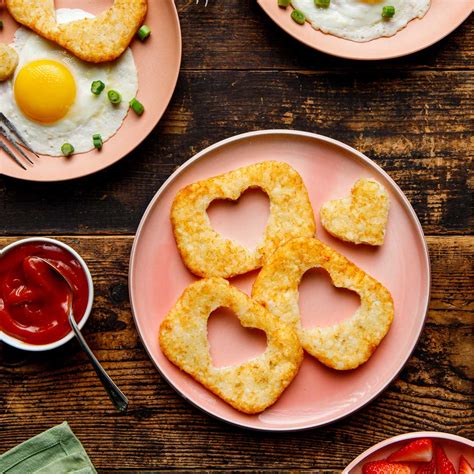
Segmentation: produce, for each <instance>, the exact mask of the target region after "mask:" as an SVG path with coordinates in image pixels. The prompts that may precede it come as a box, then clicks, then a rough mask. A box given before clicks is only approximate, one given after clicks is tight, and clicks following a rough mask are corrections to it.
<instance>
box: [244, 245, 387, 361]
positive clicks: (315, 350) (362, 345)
mask: <svg viewBox="0 0 474 474" xmlns="http://www.w3.org/2000/svg"><path fill="white" fill-rule="evenodd" d="M311 268H323V269H324V270H326V271H327V272H328V273H329V275H330V277H331V279H332V282H333V284H334V286H336V287H337V288H347V289H349V290H352V291H355V292H356V293H357V294H358V295H359V296H360V303H361V304H360V307H359V308H358V309H357V311H356V312H355V313H354V314H353V315H352V317H351V318H349V319H347V320H345V321H343V322H341V323H339V324H335V325H332V326H329V327H314V328H303V326H302V324H301V316H300V311H299V305H298V299H299V292H298V287H299V284H300V281H301V278H302V277H303V275H304V274H305V272H306V271H307V270H309V269H311ZM252 298H253V299H254V300H255V301H257V302H258V303H260V304H262V305H263V306H265V308H266V309H267V310H268V311H270V312H271V313H273V314H274V315H275V316H278V317H279V318H280V319H281V320H282V321H284V322H285V323H287V324H289V325H290V326H291V327H293V328H294V329H295V330H296V332H297V334H298V337H299V340H300V342H301V344H302V346H303V348H304V349H305V350H306V351H307V352H308V353H309V354H311V355H312V356H314V357H316V358H317V359H318V360H319V361H320V362H322V363H323V364H324V365H327V366H328V367H332V368H333V369H337V370H349V369H355V368H356V367H358V366H359V365H361V364H363V363H364V362H366V361H367V360H368V359H369V357H370V356H371V355H372V353H373V352H374V350H375V349H376V348H377V346H378V345H379V344H380V342H381V341H382V339H383V338H384V337H385V335H386V334H387V332H388V330H389V328H390V325H391V324H392V320H393V316H394V306H393V300H392V296H391V295H390V292H389V291H388V290H387V289H386V288H385V287H384V286H383V285H382V284H380V283H379V282H378V281H377V280H375V279H374V278H372V277H371V276H369V275H367V273H365V272H364V271H362V270H361V269H360V268H358V267H357V266H356V265H354V264H353V263H352V262H350V261H349V260H347V258H345V257H344V256H342V255H341V254H339V253H338V252H336V251H335V250H333V249H331V248H330V247H328V246H327V245H325V244H323V243H322V242H320V241H319V240H317V239H315V238H299V239H293V240H291V241H289V242H287V243H286V244H284V245H283V246H281V247H280V248H279V249H278V250H277V251H276V252H275V253H274V254H273V255H272V257H271V259H270V261H269V262H268V263H267V264H266V265H265V266H264V267H263V268H262V270H261V271H260V273H259V275H258V277H257V279H256V281H255V283H254V285H253V288H252ZM315 311H317V308H315Z"/></svg>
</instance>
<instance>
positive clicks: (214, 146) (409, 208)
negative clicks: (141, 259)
mask: <svg viewBox="0 0 474 474" xmlns="http://www.w3.org/2000/svg"><path fill="white" fill-rule="evenodd" d="M284 134H287V135H292V136H301V137H305V138H311V139H316V140H321V141H324V142H327V143H331V144H333V145H335V146H338V147H341V148H344V149H346V150H347V151H349V152H350V153H351V154H353V155H356V156H357V158H359V159H360V160H361V161H363V162H364V163H365V164H367V165H368V166H370V167H372V168H374V169H375V170H376V171H378V172H380V173H381V174H382V175H383V176H384V178H385V179H387V180H388V181H389V182H390V184H391V185H392V186H394V187H395V189H396V190H397V191H398V194H399V195H400V197H401V198H402V202H403V205H404V207H405V209H406V210H407V211H408V213H409V214H410V215H411V218H412V220H413V222H414V223H415V225H416V228H417V230H418V234H419V235H420V237H421V241H422V243H423V249H424V260H425V266H426V270H427V281H428V289H427V290H428V291H427V295H426V301H425V304H424V310H423V313H424V315H423V322H422V324H421V326H420V330H419V332H418V335H417V336H416V338H415V341H414V343H413V346H412V347H411V348H410V350H409V352H408V354H407V356H406V358H405V359H404V360H403V362H402V363H401V364H400V366H399V367H398V369H397V370H396V372H395V374H394V375H393V377H392V378H390V380H388V381H387V383H386V384H384V385H383V387H382V388H381V389H380V390H378V391H377V392H376V393H375V394H374V395H373V396H372V397H370V399H369V400H367V401H365V402H364V403H361V404H360V405H358V406H356V407H355V408H354V409H352V410H351V411H350V412H349V413H347V414H346V415H342V416H335V417H333V418H331V419H330V420H328V421H325V422H322V423H318V422H316V423H313V424H309V425H308V426H298V427H295V428H291V427H289V428H286V427H285V428H271V427H268V428H267V427H261V426H252V425H249V424H246V423H238V422H235V421H230V420H227V419H225V418H223V417H221V416H219V415H217V414H215V413H213V412H211V411H209V410H206V409H205V408H202V407H201V406H199V405H198V404H197V403H195V402H194V401H192V400H190V399H189V398H188V397H187V396H186V395H185V394H184V393H182V392H181V391H180V390H178V388H176V387H175V385H174V384H173V383H172V382H171V381H170V380H169V379H168V377H166V376H165V375H164V373H163V372H162V371H161V369H160V367H159V366H158V364H157V363H156V362H155V361H154V359H153V357H152V356H151V354H150V352H149V351H148V347H147V346H146V344H145V341H144V339H143V337H142V334H141V331H140V326H139V324H138V320H137V317H136V314H135V308H134V301H133V292H132V288H133V285H134V280H133V267H134V266H135V254H136V251H137V245H138V240H139V238H140V233H141V231H142V229H143V227H144V226H145V223H146V221H147V219H148V215H149V214H150V213H151V212H152V210H153V208H154V206H155V203H156V202H157V201H158V199H159V198H160V197H161V195H162V194H163V193H164V191H165V190H166V188H167V187H168V186H169V185H170V184H171V183H172V182H173V181H174V179H175V178H176V177H177V176H179V175H180V174H181V173H183V171H184V170H185V169H186V168H188V167H189V166H191V165H192V164H193V163H194V162H196V161H198V160H200V159H202V158H204V157H205V156H206V155H207V154H208V153H210V152H212V151H214V150H216V149H218V148H220V147H222V146H225V145H227V144H229V143H232V142H236V141H240V140H245V139H247V138H251V137H255V136H260V135H284ZM128 293H129V299H130V308H131V312H132V316H133V321H134V323H135V327H136V328H137V332H138V335H139V337H140V340H141V342H142V344H143V347H144V348H145V351H146V353H147V354H148V357H149V358H150V360H151V361H152V363H153V365H154V366H155V367H156V369H157V370H158V372H159V374H160V375H161V376H162V377H163V379H164V380H166V382H167V383H168V384H169V385H170V387H172V388H173V389H174V390H175V392H176V393H178V395H180V396H181V397H182V398H184V400H186V401H187V402H188V403H190V404H191V405H193V406H194V407H196V408H198V409H199V410H200V411H202V412H204V413H206V414H207V415H210V416H212V417H213V418H215V419H218V420H220V421H223V422H225V423H227V424H230V425H233V426H237V427H240V428H246V429H250V430H253V431H263V432H282V433H285V432H293V431H305V430H310V429H314V428H318V427H321V426H325V425H329V424H331V423H334V422H335V421H338V420H341V419H344V418H346V417H348V416H350V415H352V414H353V413H355V412H357V411H359V410H360V409H362V408H363V407H365V406H366V405H368V404H369V403H370V402H372V401H373V400H374V399H375V398H377V397H378V396H379V395H380V394H381V393H382V392H383V391H384V390H385V389H386V388H387V387H388V386H389V385H390V384H391V383H392V382H393V380H395V378H396V377H397V376H398V374H399V373H400V372H401V370H402V369H403V367H404V366H405V364H406V363H407V361H408V359H409V358H410V357H411V355H412V354H413V351H414V350H415V348H416V345H417V344H418V341H419V339H420V336H421V333H422V332H423V329H424V326H425V323H426V316H427V314H428V305H429V302H430V299H431V266H430V258H429V251H428V245H427V242H426V238H425V235H424V232H423V228H422V227H421V224H420V221H419V219H418V216H417V215H416V213H415V211H414V209H413V207H412V206H411V204H410V202H409V201H408V198H407V197H406V196H405V194H404V193H403V191H402V190H401V189H400V187H399V186H398V185H397V183H395V181H394V180H393V179H392V178H391V177H390V176H389V175H388V174H387V172H386V171H384V170H383V169H382V168H381V167H380V166H379V165H378V164H377V163H375V162H374V161H372V160H371V159H370V158H368V157H367V156H365V155H364V154H363V153H361V152H360V151H358V150H356V149H355V148H352V147H351V146H349V145H346V144H345V143H342V142H340V141H339V140H335V139H333V138H329V137H326V136H324V135H319V134H316V133H312V132H305V131H301V130H285V129H269V130H257V131H253V132H246V133H241V134H238V135H234V136H232V137H229V138H225V139H224V140H220V141H218V142H216V143H214V144H212V145H210V146H208V147H206V148H204V149H203V150H201V151H200V152H198V153H196V154H195V155H194V156H192V157H191V158H189V159H188V160H187V161H185V162H184V163H183V164H182V165H181V166H180V167H179V168H178V169H177V170H176V171H174V172H173V173H172V174H171V175H170V176H169V177H168V179H167V180H166V181H165V182H164V183H163V184H162V185H161V186H160V188H159V189H158V191H157V192H156V193H155V195H154V196H153V198H152V200H151V201H150V203H149V204H148V206H147V208H146V210H145V212H144V214H143V216H142V218H141V220H140V224H139V225H138V228H137V232H136V234H135V237H134V239H133V245H132V250H131V253H130V260H129V270H128Z"/></svg>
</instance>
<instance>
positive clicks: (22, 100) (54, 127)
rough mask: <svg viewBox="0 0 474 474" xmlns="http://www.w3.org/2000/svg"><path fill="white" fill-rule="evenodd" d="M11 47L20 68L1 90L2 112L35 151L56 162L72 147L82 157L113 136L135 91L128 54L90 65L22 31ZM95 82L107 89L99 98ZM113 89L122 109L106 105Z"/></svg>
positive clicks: (62, 16)
mask: <svg viewBox="0 0 474 474" xmlns="http://www.w3.org/2000/svg"><path fill="white" fill-rule="evenodd" d="M56 14H57V20H58V23H68V22H70V21H75V20H79V19H82V18H93V15H91V14H89V13H87V12H85V11H83V10H77V9H74V10H71V9H59V10H57V12H56ZM12 46H13V47H14V49H15V50H16V51H17V53H18V56H19V63H18V66H17V68H16V71H15V74H14V76H13V78H12V79H11V80H9V81H7V82H4V83H2V84H0V111H1V112H3V113H4V114H5V115H6V116H7V117H8V119H9V120H10V121H11V122H12V123H13V124H14V125H15V126H16V127H17V128H18V130H19V131H20V133H21V134H22V135H23V137H24V138H25V139H26V141H27V142H28V143H29V144H30V145H31V147H32V148H33V150H35V151H36V152H37V153H40V154H45V155H52V156H60V155H62V152H61V146H62V145H63V144H64V143H70V144H71V145H72V146H73V147H74V149H75V153H83V152H87V151H89V150H91V149H93V148H94V145H93V141H92V136H93V135H94V134H100V135H101V137H102V140H103V141H104V142H105V141H106V140H107V139H109V138H110V137H112V136H113V135H114V134H115V133H116V132H117V130H118V129H119V128H120V126H121V125H122V122H123V121H124V119H125V117H126V116H127V113H128V109H129V101H130V100H131V99H133V98H134V97H135V96H136V94H137V90H138V76H137V69H136V66H135V62H134V59H133V55H132V52H131V50H130V49H127V50H126V51H125V53H124V54H123V55H122V56H121V57H120V58H119V59H118V60H116V61H114V62H111V63H102V64H90V63H86V62H84V61H81V60H80V59H78V58H76V57H75V56H73V55H72V54H71V53H69V52H67V51H66V50H64V49H62V48H61V47H59V46H57V45H56V44H54V43H52V42H49V41H47V40H45V39H43V38H41V37H40V36H38V35H37V34H36V33H34V32H32V31H30V30H28V29H26V28H20V29H18V30H17V32H16V34H15V38H14V42H13V44H12ZM97 80H100V81H102V82H103V83H104V84H105V85H106V88H105V90H103V91H102V93H101V94H100V95H94V94H93V93H92V92H91V84H92V82H94V81H97ZM111 89H113V90H115V91H117V92H119V93H120V94H121V96H122V101H121V103H120V104H118V105H113V104H111V102H110V101H109V99H108V97H107V92H108V90H111Z"/></svg>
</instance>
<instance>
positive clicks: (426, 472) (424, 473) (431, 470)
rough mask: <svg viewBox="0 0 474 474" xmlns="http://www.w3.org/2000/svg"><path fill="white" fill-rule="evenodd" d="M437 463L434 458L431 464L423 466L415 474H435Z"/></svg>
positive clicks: (427, 463)
mask: <svg viewBox="0 0 474 474" xmlns="http://www.w3.org/2000/svg"><path fill="white" fill-rule="evenodd" d="M435 472H436V463H435V460H434V458H433V459H432V460H431V461H430V462H426V463H424V464H422V465H421V466H420V467H419V468H418V469H417V470H416V472H415V474H435Z"/></svg>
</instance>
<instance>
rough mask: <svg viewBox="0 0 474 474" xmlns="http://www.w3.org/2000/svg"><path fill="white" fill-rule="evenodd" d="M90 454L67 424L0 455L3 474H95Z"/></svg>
mask: <svg viewBox="0 0 474 474" xmlns="http://www.w3.org/2000/svg"><path fill="white" fill-rule="evenodd" d="M96 472H97V471H96V470H95V469H94V466H93V465H92V463H91V461H90V459H89V457H88V456H87V453H86V452H85V450H84V448H83V447H82V445H81V442H80V441H79V440H78V439H77V438H76V436H75V435H74V433H73V432H72V431H71V428H69V425H68V424H67V423H66V422H64V423H61V424H60V425H58V426H55V427H54V428H51V429H50V430H48V431H45V432H44V433H41V434H39V435H37V436H35V437H34V438H31V439H29V440H28V441H25V442H24V443H22V444H20V445H18V446H16V447H15V448H13V449H10V451H7V452H6V453H5V454H3V455H2V456H0V473H1V474H64V473H75V474H95V473H96Z"/></svg>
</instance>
